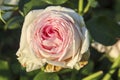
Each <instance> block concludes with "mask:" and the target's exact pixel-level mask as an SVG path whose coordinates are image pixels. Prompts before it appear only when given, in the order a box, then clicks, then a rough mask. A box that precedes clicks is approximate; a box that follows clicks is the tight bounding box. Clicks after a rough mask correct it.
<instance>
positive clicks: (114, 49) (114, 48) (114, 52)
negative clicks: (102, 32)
mask: <svg viewBox="0 0 120 80" xmlns="http://www.w3.org/2000/svg"><path fill="white" fill-rule="evenodd" d="M91 46H92V47H93V48H95V49H96V50H97V51H98V52H100V53H105V54H106V55H107V56H108V58H109V59H110V60H111V61H115V60H116V58H118V57H119V56H120V40H118V41H117V42H116V43H115V44H113V45H111V46H105V45H103V44H101V43H99V42H93V43H92V44H91Z"/></svg>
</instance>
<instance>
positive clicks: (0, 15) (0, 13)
mask: <svg viewBox="0 0 120 80" xmlns="http://www.w3.org/2000/svg"><path fill="white" fill-rule="evenodd" d="M0 19H1V20H2V22H3V23H4V24H6V21H5V20H4V19H3V18H2V10H0Z"/></svg>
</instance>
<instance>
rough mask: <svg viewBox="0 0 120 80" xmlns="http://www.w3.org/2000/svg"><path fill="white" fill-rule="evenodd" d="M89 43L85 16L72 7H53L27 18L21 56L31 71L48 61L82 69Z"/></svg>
mask: <svg viewBox="0 0 120 80" xmlns="http://www.w3.org/2000/svg"><path fill="white" fill-rule="evenodd" d="M88 46H89V41H88V31H87V29H86V28H85V24H84V21H83V18H82V17H81V16H79V15H78V14H77V13H76V12H74V11H73V10H72V9H68V8H64V7H60V6H50V7H47V8H46V9H44V10H42V9H41V10H33V11H31V12H29V13H28V15H27V16H26V17H25V21H24V24H23V28H22V34H21V40H20V48H19V50H18V52H17V56H18V60H19V61H20V63H21V64H22V65H23V66H25V67H26V70H27V71H32V70H34V69H39V68H41V67H43V66H45V64H48V66H49V65H53V66H58V67H62V68H74V67H75V68H80V67H81V66H80V63H79V62H80V61H81V60H82V59H84V58H85V57H83V55H84V53H86V52H87V51H88ZM87 55H88V54H87ZM48 66H47V67H48ZM47 71H48V70H47ZM51 71H54V70H51Z"/></svg>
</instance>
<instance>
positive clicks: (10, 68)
mask: <svg viewBox="0 0 120 80" xmlns="http://www.w3.org/2000/svg"><path fill="white" fill-rule="evenodd" d="M58 5H59V6H64V7H67V8H71V9H73V10H75V11H76V12H77V13H78V14H80V15H82V16H83V17H84V20H85V23H86V27H87V29H88V30H89V33H90V43H91V44H93V43H94V42H98V43H100V44H102V45H104V47H107V46H113V45H114V44H116V42H117V41H119V40H120V0H0V80H120V57H119V55H118V54H116V52H114V53H113V54H112V56H111V55H109V52H106V50H105V51H104V52H103V51H102V49H99V50H97V49H95V48H94V47H93V46H92V45H91V44H90V48H89V49H90V58H89V60H88V64H87V65H86V66H85V67H83V68H82V69H80V70H79V71H77V70H74V69H73V70H71V69H64V70H62V71H59V72H54V73H45V72H43V71H42V70H40V69H39V70H35V71H32V72H26V71H25V68H23V67H22V66H21V65H20V63H19V62H18V60H17V56H16V51H17V50H18V48H19V41H20V34H21V29H22V25H23V22H24V18H25V15H26V14H27V13H28V12H29V11H30V10H33V9H44V8H46V7H47V6H58ZM118 45H120V43H119V44H118ZM96 48H97V46H96ZM119 49H120V48H119ZM119 54H120V50H119ZM115 55H117V57H114V56H115Z"/></svg>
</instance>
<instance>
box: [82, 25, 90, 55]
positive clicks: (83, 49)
mask: <svg viewBox="0 0 120 80" xmlns="http://www.w3.org/2000/svg"><path fill="white" fill-rule="evenodd" d="M81 29H82V33H83V35H84V37H85V39H84V41H83V44H82V48H81V54H84V53H85V52H86V51H87V50H88V48H89V36H88V30H87V29H86V28H85V27H82V28H81Z"/></svg>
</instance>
